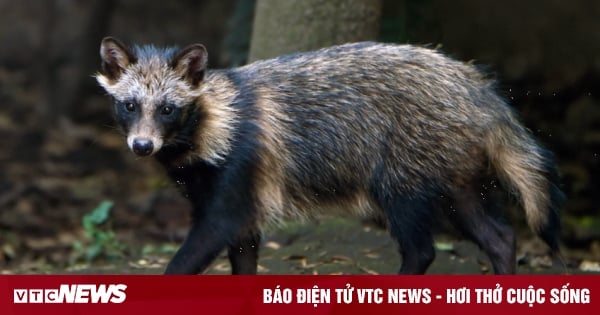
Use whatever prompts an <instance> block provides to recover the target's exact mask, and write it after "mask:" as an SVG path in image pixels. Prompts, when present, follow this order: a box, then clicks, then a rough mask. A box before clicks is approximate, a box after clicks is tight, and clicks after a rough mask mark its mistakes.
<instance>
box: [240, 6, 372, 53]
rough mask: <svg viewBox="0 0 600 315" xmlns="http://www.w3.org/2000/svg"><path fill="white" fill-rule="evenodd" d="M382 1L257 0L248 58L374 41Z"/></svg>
mask: <svg viewBox="0 0 600 315" xmlns="http://www.w3.org/2000/svg"><path fill="white" fill-rule="evenodd" d="M380 16H381V0H285V1H281V0H258V1H257V3H256V13H255V16H254V25H253V30H252V42H251V45H250V58H249V59H250V60H249V61H255V60H259V59H266V58H271V57H275V56H279V55H283V54H287V53H292V52H298V51H308V50H313V49H317V48H321V47H327V46H332V45H336V44H343V43H348V42H358V41H365V40H376V39H377V35H378V34H379V19H380Z"/></svg>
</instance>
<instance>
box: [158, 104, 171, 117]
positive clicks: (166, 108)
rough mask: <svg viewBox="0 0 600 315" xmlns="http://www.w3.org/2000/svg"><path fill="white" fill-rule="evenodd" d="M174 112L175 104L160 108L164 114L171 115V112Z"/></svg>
mask: <svg viewBox="0 0 600 315" xmlns="http://www.w3.org/2000/svg"><path fill="white" fill-rule="evenodd" d="M172 112H173V106H169V105H167V106H163V108H162V109H161V110H160V113H161V114H163V115H171V113H172Z"/></svg>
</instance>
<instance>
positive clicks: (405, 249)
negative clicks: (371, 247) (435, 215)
mask: <svg viewBox="0 0 600 315" xmlns="http://www.w3.org/2000/svg"><path fill="white" fill-rule="evenodd" d="M386 199H387V198H386ZM386 199H384V200H380V204H381V206H382V208H383V209H384V210H385V212H386V215H387V217H388V221H389V222H388V225H389V229H390V233H391V235H392V237H393V238H394V239H395V240H396V241H397V242H398V246H399V251H400V255H401V256H402V265H401V267H400V273H401V274H424V273H425V271H427V268H428V267H429V265H431V262H432V261H433V259H434V258H435V249H434V248H433V236H432V231H431V226H432V220H431V208H430V204H429V202H427V201H424V200H420V199H410V198H405V197H394V198H390V199H387V200H386Z"/></svg>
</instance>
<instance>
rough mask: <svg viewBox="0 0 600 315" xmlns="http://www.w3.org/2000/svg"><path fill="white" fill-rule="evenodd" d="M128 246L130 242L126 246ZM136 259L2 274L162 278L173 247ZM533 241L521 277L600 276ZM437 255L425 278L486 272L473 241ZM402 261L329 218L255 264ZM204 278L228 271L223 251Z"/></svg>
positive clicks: (337, 268) (298, 270)
mask: <svg viewBox="0 0 600 315" xmlns="http://www.w3.org/2000/svg"><path fill="white" fill-rule="evenodd" d="M129 245H132V244H129ZM139 246H140V248H141V251H140V254H139V255H128V256H126V257H123V258H122V259H119V260H117V261H113V262H106V261H96V262H93V263H76V264H73V265H70V266H66V267H64V268H63V267H58V266H56V265H52V264H49V263H47V262H42V261H39V260H38V261H26V262H24V263H23V264H20V265H12V266H10V267H9V268H3V269H1V270H0V272H1V273H3V274H31V273H33V274H160V273H162V272H163V270H164V268H165V266H166V263H167V262H168V260H169V258H170V257H171V256H172V255H173V253H174V252H175V250H176V249H177V247H178V244H177V243H174V242H166V243H164V242H163V243H153V242H148V243H145V244H143V245H141V244H140V245H139ZM541 248H543V246H542V245H541V244H540V241H539V240H538V239H536V238H531V239H522V240H520V241H519V250H518V257H517V259H518V263H519V267H518V273H519V274H600V268H599V265H600V264H599V263H598V261H592V260H590V259H591V257H590V254H589V253H588V252H586V251H580V252H579V251H574V250H572V249H570V250H566V251H563V253H562V255H561V256H562V257H561V258H560V259H559V260H555V261H554V263H553V261H552V259H551V258H550V257H549V256H547V255H546V254H545V251H544V250H543V249H541ZM436 250H437V256H436V259H435V261H434V262H433V264H432V265H431V267H430V269H429V271H428V273H429V274H490V273H492V271H491V265H490V264H489V261H488V259H487V258H486V256H485V255H484V254H483V253H482V252H481V251H480V250H479V249H478V248H477V247H476V246H475V245H474V244H472V243H471V242H468V241H466V240H457V239H453V238H450V237H448V236H443V235H442V236H438V237H437V242H436ZM399 263H400V258H399V254H398V253H397V251H396V246H395V244H394V242H393V241H392V240H391V238H390V237H389V236H388V234H387V232H386V231H384V230H381V229H378V228H375V227H372V226H369V225H366V224H363V223H361V222H358V221H351V220H345V219H328V220H324V221H322V222H321V223H320V224H294V223H290V224H288V225H287V226H285V227H284V228H280V229H276V230H273V231H272V232H269V233H267V234H266V236H265V238H264V241H263V244H262V248H261V255H260V260H259V273H260V274H311V275H314V274H394V273H396V271H397V270H398V268H399ZM206 273H207V274H228V273H230V267H229V263H228V261H227V258H226V255H225V253H223V254H222V255H221V256H220V257H219V258H218V259H217V260H216V261H215V262H214V263H213V264H212V265H211V266H210V268H209V269H208V270H207V271H206Z"/></svg>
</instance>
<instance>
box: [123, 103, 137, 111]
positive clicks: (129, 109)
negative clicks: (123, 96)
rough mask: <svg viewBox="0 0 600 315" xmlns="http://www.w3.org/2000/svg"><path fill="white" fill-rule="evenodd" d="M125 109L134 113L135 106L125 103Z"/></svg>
mask: <svg viewBox="0 0 600 315" xmlns="http://www.w3.org/2000/svg"><path fill="white" fill-rule="evenodd" d="M125 109H126V110H127V111H130V112H135V104H133V103H131V102H127V103H125Z"/></svg>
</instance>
